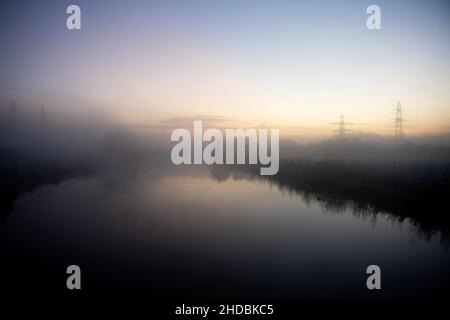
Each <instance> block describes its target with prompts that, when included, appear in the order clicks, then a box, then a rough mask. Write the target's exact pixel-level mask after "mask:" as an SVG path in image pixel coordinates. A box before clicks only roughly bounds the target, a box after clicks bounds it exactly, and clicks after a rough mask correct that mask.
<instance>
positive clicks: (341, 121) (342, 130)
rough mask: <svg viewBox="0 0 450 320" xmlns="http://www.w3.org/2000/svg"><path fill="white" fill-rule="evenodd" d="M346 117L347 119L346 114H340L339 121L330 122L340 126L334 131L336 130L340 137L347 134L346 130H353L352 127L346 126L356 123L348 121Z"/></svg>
mask: <svg viewBox="0 0 450 320" xmlns="http://www.w3.org/2000/svg"><path fill="white" fill-rule="evenodd" d="M344 119H345V117H344V115H343V114H341V115H340V116H339V121H338V122H330V124H332V125H337V126H338V128H337V129H336V130H333V132H336V133H337V135H338V136H339V137H340V138H343V137H344V136H345V133H346V132H351V131H352V130H351V129H347V128H346V127H345V126H346V125H353V124H354V123H351V122H346V121H345V120H344Z"/></svg>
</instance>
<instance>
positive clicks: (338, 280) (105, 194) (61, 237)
mask: <svg viewBox="0 0 450 320" xmlns="http://www.w3.org/2000/svg"><path fill="white" fill-rule="evenodd" d="M127 170H128V169H127ZM230 177H233V179H230ZM257 180H258V181H257ZM261 182H262V181H260V180H259V178H256V177H252V176H251V175H249V174H248V173H246V172H230V171H217V170H213V171H211V170H210V168H202V167H191V168H186V167H174V166H172V165H170V164H167V162H166V161H163V160H161V159H160V160H158V159H154V160H153V161H152V162H150V163H146V164H142V165H141V166H135V172H134V174H133V175H129V174H123V172H121V171H120V170H117V169H115V170H112V171H108V170H104V171H101V172H96V173H95V174H94V173H93V174H91V175H87V176H82V177H79V178H71V179H68V180H64V181H62V182H60V183H59V184H57V185H52V184H46V185H43V186H41V187H39V188H35V189H34V190H32V191H30V192H27V193H23V194H21V195H20V196H19V198H18V199H17V201H16V202H15V205H14V207H13V210H12V212H11V214H10V216H9V217H8V219H7V221H6V222H5V223H4V224H2V225H1V226H0V228H1V232H0V249H1V250H0V251H1V258H2V261H6V263H3V265H2V267H1V268H2V269H3V270H2V272H7V274H10V275H11V277H10V279H8V280H7V283H6V284H5V286H6V287H7V288H12V289H11V290H12V291H14V290H18V289H14V288H23V287H21V285H23V286H25V287H26V286H27V284H29V283H32V284H33V287H35V288H46V289H45V290H46V291H47V292H60V290H61V285H60V281H61V280H62V281H64V279H63V278H64V274H62V275H60V273H61V272H60V270H65V269H64V268H65V266H66V265H68V264H72V263H74V262H76V263H77V264H79V265H80V266H82V268H83V267H84V268H85V269H86V270H88V272H86V274H87V277H88V280H87V281H86V287H85V288H86V290H87V292H90V293H91V294H93V295H96V294H106V295H108V294H110V295H128V294H133V295H134V294H143V295H148V296H156V297H170V298H175V297H181V298H186V297H189V298H193V297H202V298H205V297H208V298H211V297H218V298H222V297H229V298H230V297H231V298H234V299H239V298H267V299H275V298H278V299H297V298H355V297H358V298H361V297H368V298H371V297H373V295H371V293H370V292H368V291H367V290H366V288H365V277H366V274H365V268H366V266H367V265H369V264H373V263H376V264H379V265H380V266H382V270H383V272H384V273H383V284H384V285H385V286H384V288H383V292H382V293H381V294H379V295H377V296H376V297H386V298H391V297H411V296H413V297H417V296H419V297H422V296H427V295H432V296H436V295H443V294H445V292H447V291H448V287H445V285H443V284H444V283H449V282H448V281H447V280H448V277H449V275H448V270H449V267H450V257H449V253H448V251H447V250H446V249H445V248H443V247H442V245H440V243H439V239H438V238H437V237H436V236H433V235H430V237H429V239H428V241H424V240H423V239H421V238H420V237H419V238H417V237H415V233H414V232H413V233H411V230H413V229H411V227H412V224H411V223H409V221H407V220H405V221H403V223H392V221H391V218H390V216H389V215H373V216H371V218H374V217H376V219H377V221H376V223H375V224H373V221H371V219H361V218H358V217H355V215H354V214H351V213H354V212H353V211H352V210H350V209H349V207H347V205H346V204H344V203H339V202H335V203H331V202H329V201H328V199H325V198H321V199H318V197H319V196H318V195H317V194H306V193H298V195H300V196H298V195H297V193H296V192H295V190H294V189H292V188H286V187H282V186H281V185H278V184H276V183H275V182H274V181H271V182H270V183H261ZM280 191H281V192H280ZM289 195H291V196H289ZM294 195H295V196H294ZM330 203H331V204H330ZM336 208H338V210H339V212H341V214H339V215H336V214H327V213H330V212H334V210H335V209H336ZM363 217H367V216H366V215H365V214H364V215H363ZM111 279H113V280H111ZM411 279H415V281H416V283H420V285H418V286H416V287H411V286H410V285H409V283H410V281H411ZM405 284H407V285H405Z"/></svg>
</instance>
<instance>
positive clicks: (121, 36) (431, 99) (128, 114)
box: [0, 0, 450, 136]
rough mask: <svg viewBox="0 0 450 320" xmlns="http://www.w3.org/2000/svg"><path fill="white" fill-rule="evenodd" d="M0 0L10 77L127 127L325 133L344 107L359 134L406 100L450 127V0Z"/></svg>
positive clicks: (418, 120)
mask: <svg viewBox="0 0 450 320" xmlns="http://www.w3.org/2000/svg"><path fill="white" fill-rule="evenodd" d="M70 4H77V5H79V6H80V8H81V20H82V22H81V23H82V29H81V30H72V31H70V30H67V28H66V18H67V14H66V12H65V11H66V7H67V6H68V5H70ZM370 4H377V5H378V6H380V8H381V27H382V29H381V30H376V31H370V30H368V29H367V27H366V19H367V17H368V14H367V13H366V8H367V7H368V6H369V5H370ZM1 7H2V9H1V12H0V17H1V26H2V27H1V28H0V41H1V43H2V51H1V53H0V69H1V70H2V71H1V74H0V87H3V88H16V89H17V88H18V89H20V90H24V91H28V92H42V93H46V94H47V93H48V94H49V95H57V96H60V97H68V98H67V99H69V97H70V99H71V98H75V99H83V100H85V101H95V102H98V105H100V108H104V109H105V110H106V111H107V112H110V113H111V114H113V115H114V116H115V117H117V118H118V119H119V120H120V121H122V122H123V123H126V124H129V125H151V124H155V123H161V121H165V120H164V119H181V118H186V119H197V118H198V119H216V120H217V119H221V121H222V122H224V123H226V126H229V127H249V126H250V127H251V126H266V127H273V128H280V129H281V132H282V133H283V132H284V133H285V134H288V135H300V136H301V135H305V136H308V135H309V136H314V135H316V136H324V135H330V134H331V130H333V127H332V125H330V124H329V123H330V122H334V121H337V120H338V117H339V115H340V114H344V115H345V117H346V119H347V120H348V121H351V122H353V123H354V126H352V129H354V130H355V131H357V132H373V133H378V134H391V133H392V132H393V118H394V116H395V114H394V111H395V106H396V104H397V100H399V101H400V102H401V103H402V106H403V110H404V117H405V119H406V121H407V122H406V124H405V125H406V128H405V130H406V132H409V133H410V134H416V133H439V132H445V131H449V129H450V90H449V89H450V59H449V58H450V4H449V1H445V0H429V1H425V0H410V1H404V0H390V1H375V0H371V1H364V0H354V1H330V0H325V1H324V0H320V1H285V0H278V1H264V0H260V1H246V0H242V1H233V0H231V1H174V0H168V1H167V0H166V1H111V0H108V1H98V0H97V1H96V0H90V1H84V0H83V1H80V0H72V1H45V0H43V1H22V0H16V1H9V0H7V1H2V4H1ZM41 99H42V100H45V97H44V95H41ZM42 103H46V102H45V101H42ZM70 107H71V108H76V103H74V104H71V106H70Z"/></svg>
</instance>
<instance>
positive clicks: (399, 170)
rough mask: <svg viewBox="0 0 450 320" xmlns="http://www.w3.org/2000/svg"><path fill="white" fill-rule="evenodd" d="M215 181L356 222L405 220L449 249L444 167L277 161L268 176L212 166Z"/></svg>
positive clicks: (448, 168) (448, 173) (449, 176)
mask: <svg viewBox="0 0 450 320" xmlns="http://www.w3.org/2000/svg"><path fill="white" fill-rule="evenodd" d="M212 175H213V176H214V177H215V178H216V179H217V180H219V181H223V180H226V179H227V178H229V177H232V178H234V179H249V180H258V181H263V182H267V183H269V184H270V185H275V186H277V187H278V188H279V189H280V190H281V191H282V192H287V193H289V194H296V195H299V196H301V197H302V198H303V199H304V200H305V201H306V202H307V203H309V202H311V201H316V202H318V203H319V204H320V205H321V206H322V207H323V208H325V209H326V210H327V211H330V212H337V213H339V212H343V211H346V210H351V211H352V212H353V214H355V215H357V216H361V217H364V218H366V217H372V218H373V219H376V217H377V216H378V215H380V214H383V215H387V216H388V217H389V218H390V219H392V220H394V221H398V222H402V221H404V220H405V219H408V220H409V221H410V222H411V223H412V224H413V225H414V226H415V227H416V228H417V229H418V231H420V233H421V234H422V235H424V236H427V237H429V236H431V235H434V234H436V233H440V235H441V239H442V240H443V241H444V242H446V243H449V241H448V240H449V239H448V237H449V234H450V218H449V216H448V214H447V213H448V212H450V210H449V205H448V200H447V197H448V195H449V194H450V192H449V191H450V165H449V164H447V163H440V164H436V163H409V164H402V165H399V164H397V163H395V162H392V163H383V164H375V163H373V162H372V163H370V164H369V163H362V162H352V161H339V160H316V161H312V160H309V159H282V160H281V161H280V171H279V173H278V174H277V175H274V176H260V175H259V167H258V166H238V165H234V166H216V167H213V170H212Z"/></svg>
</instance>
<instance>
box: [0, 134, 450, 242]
mask: <svg viewBox="0 0 450 320" xmlns="http://www.w3.org/2000/svg"><path fill="white" fill-rule="evenodd" d="M97 151H98V152H97V153H96V154H95V155H91V156H90V157H85V158H79V159H75V160H74V159H73V158H67V159H70V160H67V159H66V160H51V161H50V160H45V161H35V162H34V163H33V159H32V154H21V156H20V157H19V156H18V153H17V152H12V151H11V150H9V151H6V150H0V155H1V156H2V161H1V162H0V211H1V215H0V221H4V220H5V219H6V217H7V216H8V214H9V213H10V212H11V211H12V208H13V206H14V202H15V201H16V200H17V198H18V197H19V195H20V194H21V193H23V192H27V191H31V190H33V189H35V188H38V187H40V186H42V185H46V184H58V183H60V182H62V181H64V180H66V179H70V178H74V177H80V176H84V177H89V176H96V175H98V174H106V175H108V174H117V172H121V174H125V175H127V176H129V175H130V174H131V175H134V173H135V172H138V171H140V170H143V169H145V168H146V167H151V166H152V165H153V163H152V161H153V160H152V155H155V154H156V155H159V159H164V157H163V156H162V154H164V153H165V152H167V150H164V151H163V150H160V151H154V150H153V151H149V150H146V151H145V150H144V148H143V146H142V145H140V144H139V143H138V142H137V141H136V140H135V139H134V138H133V136H132V135H130V134H125V135H124V134H123V133H118V134H117V133H116V134H114V135H112V136H110V137H108V138H106V139H104V140H103V142H102V143H101V144H100V147H99V148H98V150H97ZM167 154H170V152H169V153H167ZM280 154H281V157H280V169H279V172H278V174H277V175H274V176H261V175H260V174H259V166H258V165H213V166H210V167H208V168H209V169H210V170H211V175H212V177H213V178H214V179H216V180H217V181H224V180H226V179H228V178H233V179H249V180H254V181H263V182H267V183H269V184H270V185H275V186H277V187H278V188H279V189H280V190H281V191H282V192H288V193H290V194H296V195H299V196H301V197H302V198H303V199H304V200H305V201H316V202H318V203H320V205H321V206H323V207H324V208H326V209H327V210H330V211H332V212H341V211H343V210H345V209H348V208H350V209H351V210H352V211H353V213H354V214H357V215H361V216H373V217H374V218H376V216H377V215H378V214H387V215H389V216H390V217H391V218H392V219H393V220H395V221H399V222H401V221H404V220H405V219H408V220H410V221H411V222H412V224H413V225H414V226H415V227H417V229H418V230H419V231H421V233H422V234H424V235H425V236H426V237H429V236H431V235H434V234H436V233H440V236H441V242H444V243H449V242H450V241H449V239H450V238H449V235H450V217H449V215H448V212H450V210H449V208H450V205H449V202H448V199H447V198H448V195H449V194H450V148H449V147H445V146H439V147H436V146H431V145H416V144H409V143H401V144H399V145H395V144H393V145H391V146H385V145H383V146H379V145H378V146H377V145H370V144H367V143H362V142H360V141H359V140H345V141H344V140H339V139H334V140H328V141H325V142H323V143H319V144H314V145H310V146H300V145H295V144H293V143H289V142H286V141H284V142H283V141H281V145H280ZM18 158H20V159H26V161H17V159H18ZM49 158H51V157H46V159H49ZM54 159H55V158H54ZM61 159H63V158H61ZM168 161H170V159H169V160H168ZM19 163H20V164H21V165H18V164H19ZM24 163H25V164H26V165H25V164H24ZM5 164H7V165H5ZM105 172H106V173H105Z"/></svg>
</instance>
